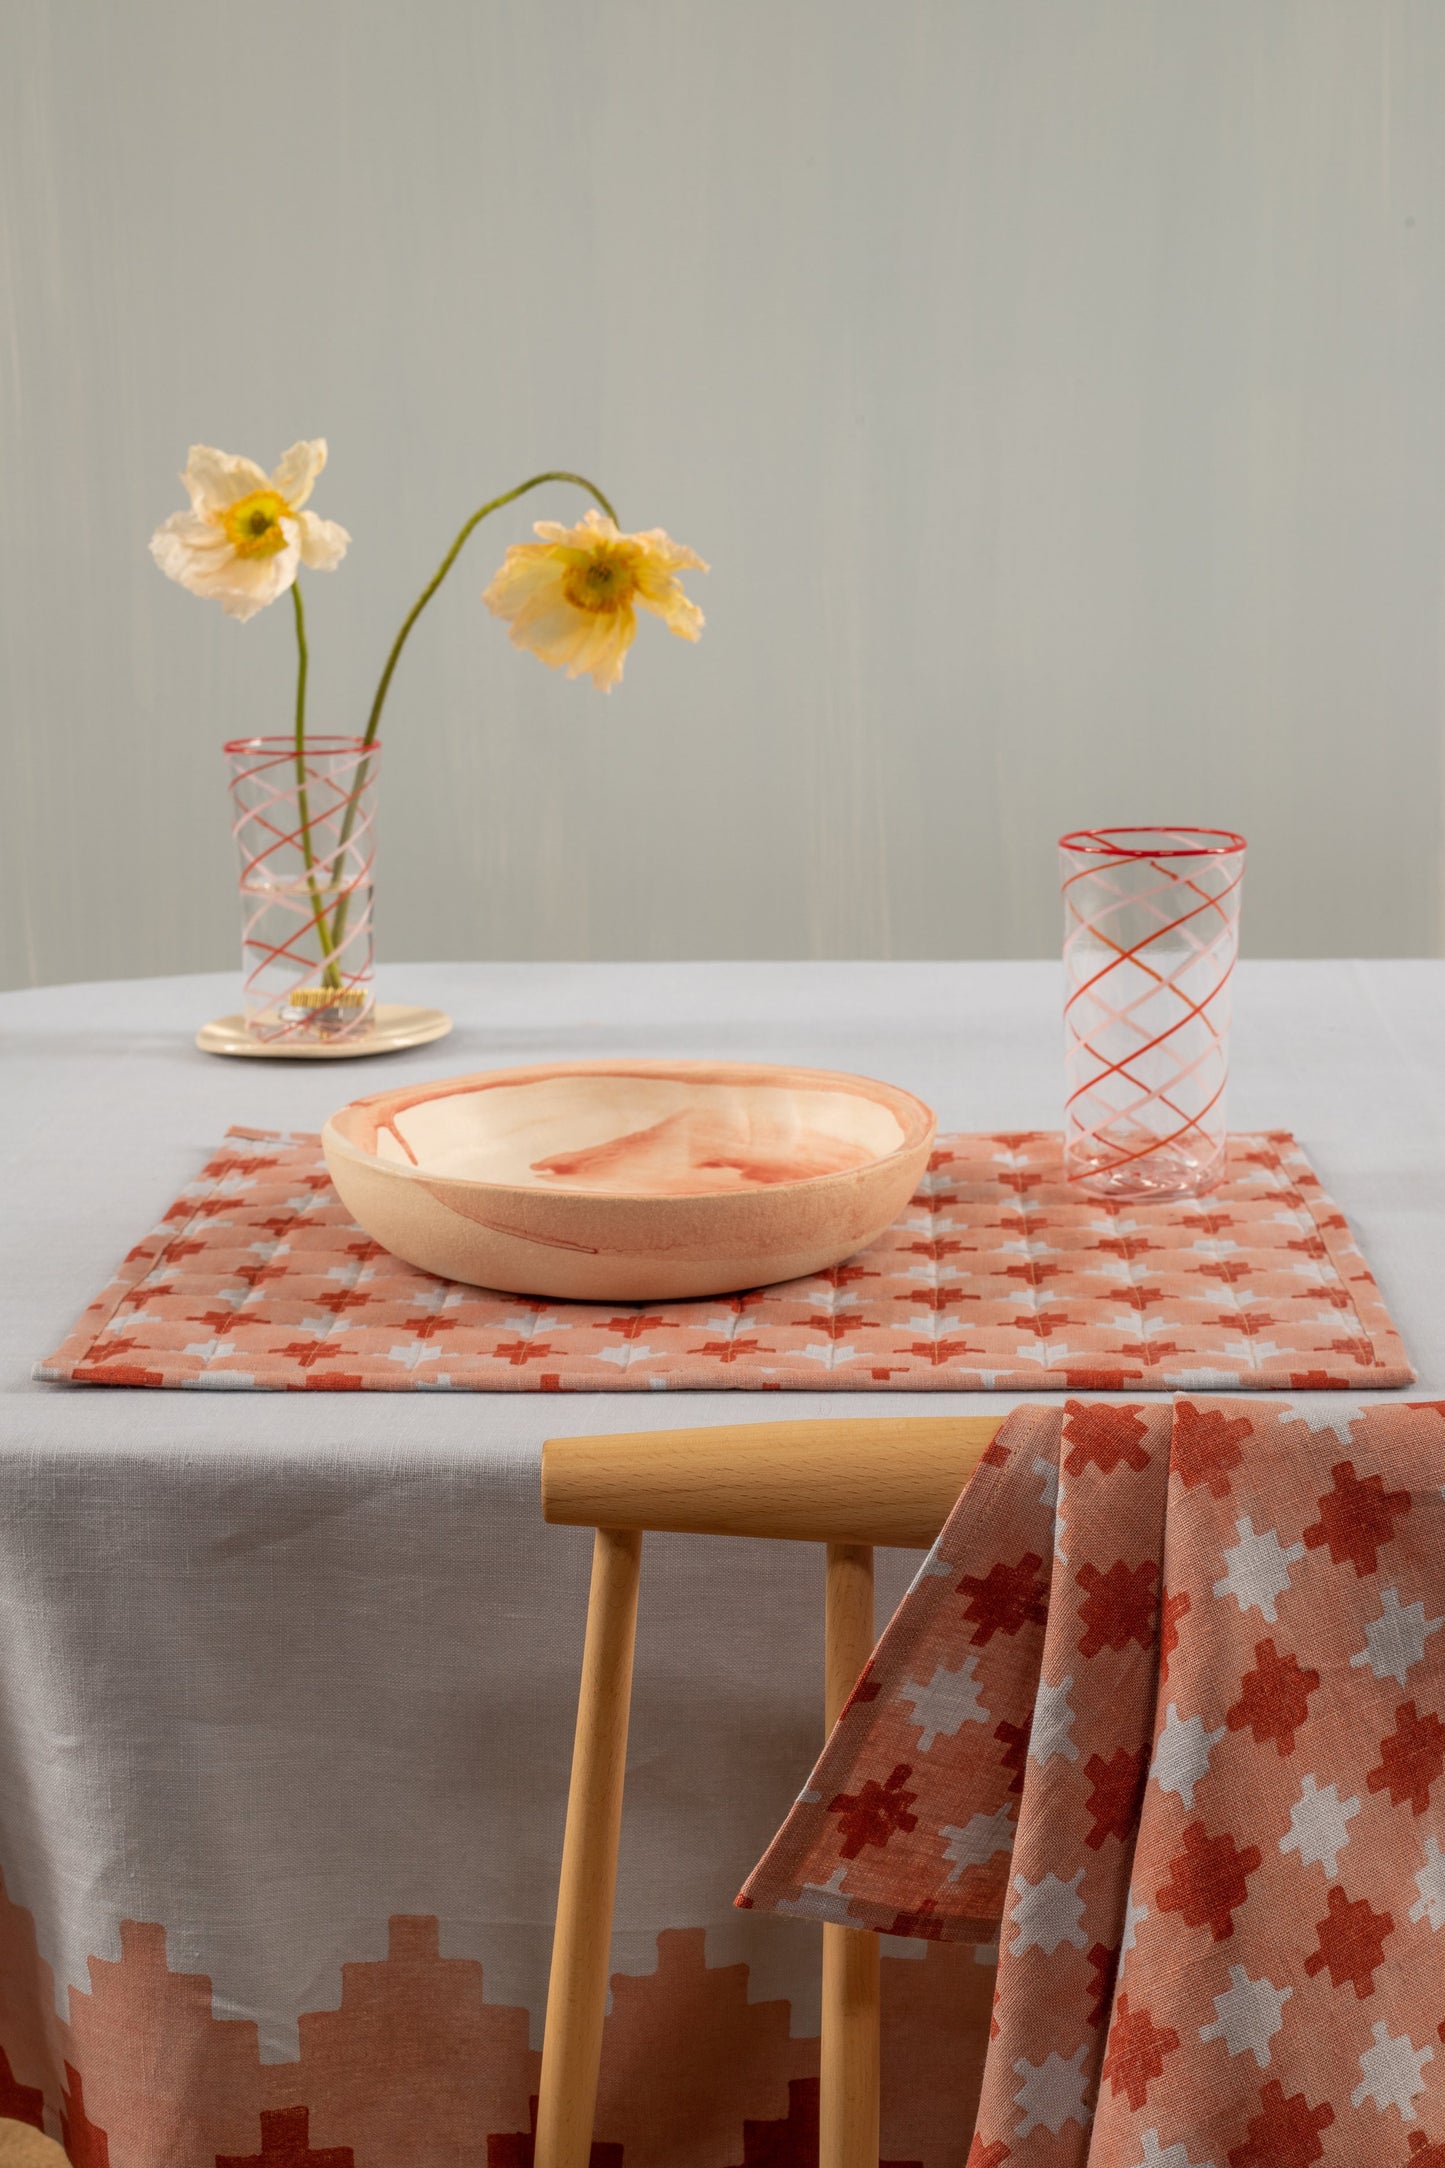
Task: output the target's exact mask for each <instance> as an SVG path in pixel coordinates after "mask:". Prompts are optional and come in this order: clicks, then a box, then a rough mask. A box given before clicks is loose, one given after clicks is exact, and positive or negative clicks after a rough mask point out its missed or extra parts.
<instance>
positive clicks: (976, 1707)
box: [898, 1649, 988, 1754]
mask: <svg viewBox="0 0 1445 2168" xmlns="http://www.w3.org/2000/svg"><path fill="white" fill-rule="evenodd" d="M977 1670H978V1651H977V1650H976V1649H970V1650H969V1652H968V1654H967V1656H966V1657H965V1658H964V1660H963V1665H962V1668H961V1669H960V1670H958V1671H950V1670H949V1668H948V1666H947V1664H938V1665H937V1666H936V1667H935V1669H934V1673H933V1677H932V1678H931V1679H930V1680H929V1682H928V1684H927V1685H926V1686H920V1685H919V1684H918V1683H917V1681H916V1680H913V1681H910V1683H909V1684H908V1685H907V1686H903V1687H900V1688H899V1690H898V1699H899V1700H900V1701H906V1702H910V1703H911V1704H912V1707H913V1721H914V1723H915V1724H916V1725H917V1726H918V1729H919V1733H920V1737H919V1741H918V1746H919V1751H920V1753H923V1754H926V1753H927V1752H928V1750H929V1748H930V1747H931V1746H932V1744H933V1742H934V1740H935V1739H938V1738H944V1739H953V1738H956V1737H957V1736H958V1732H959V1730H960V1728H961V1727H962V1726H963V1725H964V1724H982V1723H983V1722H984V1720H985V1719H986V1717H987V1715H988V1711H987V1709H985V1707H984V1705H983V1701H982V1699H981V1698H980V1695H979V1691H978V1681H977V1679H976V1678H975V1676H974V1674H975V1673H976V1672H977Z"/></svg>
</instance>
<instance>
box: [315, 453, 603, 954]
mask: <svg viewBox="0 0 1445 2168" xmlns="http://www.w3.org/2000/svg"><path fill="white" fill-rule="evenodd" d="M543 482H573V483H575V484H576V486H577V488H578V489H585V490H586V491H587V494H588V495H589V496H590V497H593V498H595V499H596V501H597V503H598V504H599V505H600V506H601V508H602V510H603V511H604V512H605V513H606V514H607V517H608V518H609V519H610V520H611V521H612V523H613V525H614V526H615V525H616V524H617V514H616V513H615V512H614V511H613V509H612V507H611V505H610V504H609V503H608V501H607V499H606V498H605V497H604V496H603V494H602V492H601V490H600V489H599V488H598V487H597V484H596V483H595V482H589V481H588V479H587V477H586V475H585V474H566V473H563V472H561V471H557V472H549V473H547V474H534V475H533V476H532V478H531V480H530V481H527V482H519V483H518V484H517V486H516V488H515V489H509V490H508V491H507V492H506V494H505V495H504V496H501V497H493V498H492V499H491V500H490V502H489V503H487V504H484V505H483V506H482V508H481V510H480V511H479V512H473V514H472V516H471V518H470V519H469V520H468V521H467V522H466V524H465V525H464V526H463V528H462V530H461V532H460V533H459V534H458V536H457V538H456V540H455V541H454V542H453V544H452V546H451V548H450V549H449V550H448V551H447V553H446V556H445V557H444V558H443V559H442V561H441V563H440V564H439V565H438V566H437V568H436V571H435V572H434V573H433V574H432V577H431V578H430V579H429V580H428V581H427V584H426V586H425V587H424V588H423V589H422V591H421V593H420V594H419V595H418V596H417V598H416V601H415V602H414V603H413V604H412V606H411V608H410V610H409V611H408V612H407V615H406V618H405V620H404V622H403V624H402V628H401V631H400V632H399V633H398V634H397V636H396V638H395V640H394V641H393V642H392V648H391V653H390V654H389V655H388V656H387V658H386V667H385V668H384V669H383V671H382V673H381V681H380V683H379V684H378V686H377V688H376V698H375V699H374V700H373V701H372V703H371V714H370V715H369V716H368V718H367V723H366V733H365V736H364V737H363V738H362V741H361V742H362V744H363V746H369V745H374V744H375V742H376V733H377V731H378V729H379V728H380V726H381V711H382V709H383V708H384V707H385V705H386V696H387V693H388V692H389V691H390V690H391V681H392V677H393V675H394V674H395V671H396V666H397V664H398V662H400V660H401V651H402V649H403V648H404V647H405V646H406V643H407V641H408V640H409V639H410V638H411V632H412V627H413V626H414V625H415V623H416V621H417V619H418V618H419V617H420V616H421V613H422V611H423V610H424V609H425V608H426V606H427V604H428V603H429V602H430V601H431V599H432V596H433V595H434V594H435V593H436V591H437V589H438V588H439V587H440V586H441V584H442V581H443V580H444V579H445V578H446V576H447V574H448V573H449V572H450V571H451V569H452V566H453V565H454V564H455V563H456V561H457V559H458V557H460V555H461V553H462V549H463V546H464V545H465V543H466V540H467V537H468V535H470V533H471V531H472V529H473V528H474V527H477V526H480V524H481V522H482V521H483V520H484V519H485V518H486V516H487V514H488V513H489V512H497V511H500V510H501V508H502V506H503V505H504V504H512V503H514V502H515V501H516V499H517V498H518V497H525V496H526V494H527V491H528V490H529V489H538V488H540V487H541V485H542V483H543ZM300 607H301V605H300V602H299V599H298V602H297V609H298V611H299V609H300ZM370 772H371V762H370V761H369V760H363V761H362V763H361V766H360V767H359V769H358V770H357V777H356V782H355V783H354V785H353V786H352V791H351V797H350V799H349V801H348V803H347V807H346V815H345V818H344V820H343V821H342V824H341V842H340V845H339V846H338V849H337V861H338V864H339V862H340V860H341V858H342V857H343V856H344V854H345V851H346V846H347V844H348V843H349V842H350V841H351V833H352V830H353V829H354V828H355V826H356V816H357V812H358V810H359V809H360V805H361V794H362V792H363V791H364V790H365V788H366V785H367V782H368V780H369V777H370ZM350 904H351V897H350V894H349V893H348V894H346V895H344V896H342V897H341V899H340V900H339V902H338V903H337V906H336V915H335V917H334V918H333V920H332V922H331V946H332V949H333V950H335V949H339V948H340V946H341V942H342V938H343V936H344V935H345V932H346V920H347V916H348V913H349V909H350Z"/></svg>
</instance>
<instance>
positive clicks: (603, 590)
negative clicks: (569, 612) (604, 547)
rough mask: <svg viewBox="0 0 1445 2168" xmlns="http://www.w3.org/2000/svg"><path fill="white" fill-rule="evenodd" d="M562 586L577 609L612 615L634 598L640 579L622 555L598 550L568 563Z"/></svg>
mask: <svg viewBox="0 0 1445 2168" xmlns="http://www.w3.org/2000/svg"><path fill="white" fill-rule="evenodd" d="M562 586H563V591H564V593H565V594H566V597H567V600H568V601H569V602H570V603H571V604H572V606H573V608H574V609H578V610H590V611H592V612H593V613H594V614H595V613H606V614H608V615H611V614H612V613H613V612H615V611H617V610H620V609H622V608H624V607H625V605H626V604H627V603H629V602H630V601H631V600H632V596H633V594H634V592H635V591H636V587H637V582H636V580H635V579H634V577H633V575H632V570H631V568H630V566H628V565H627V564H626V563H625V562H624V561H623V560H622V559H621V558H618V557H610V556H607V555H605V554H603V553H601V552H599V553H598V554H597V555H595V556H588V557H584V558H582V559H581V560H580V562H579V563H577V564H574V565H571V566H569V567H568V570H567V574H566V577H565V578H564V580H563V582H562Z"/></svg>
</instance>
